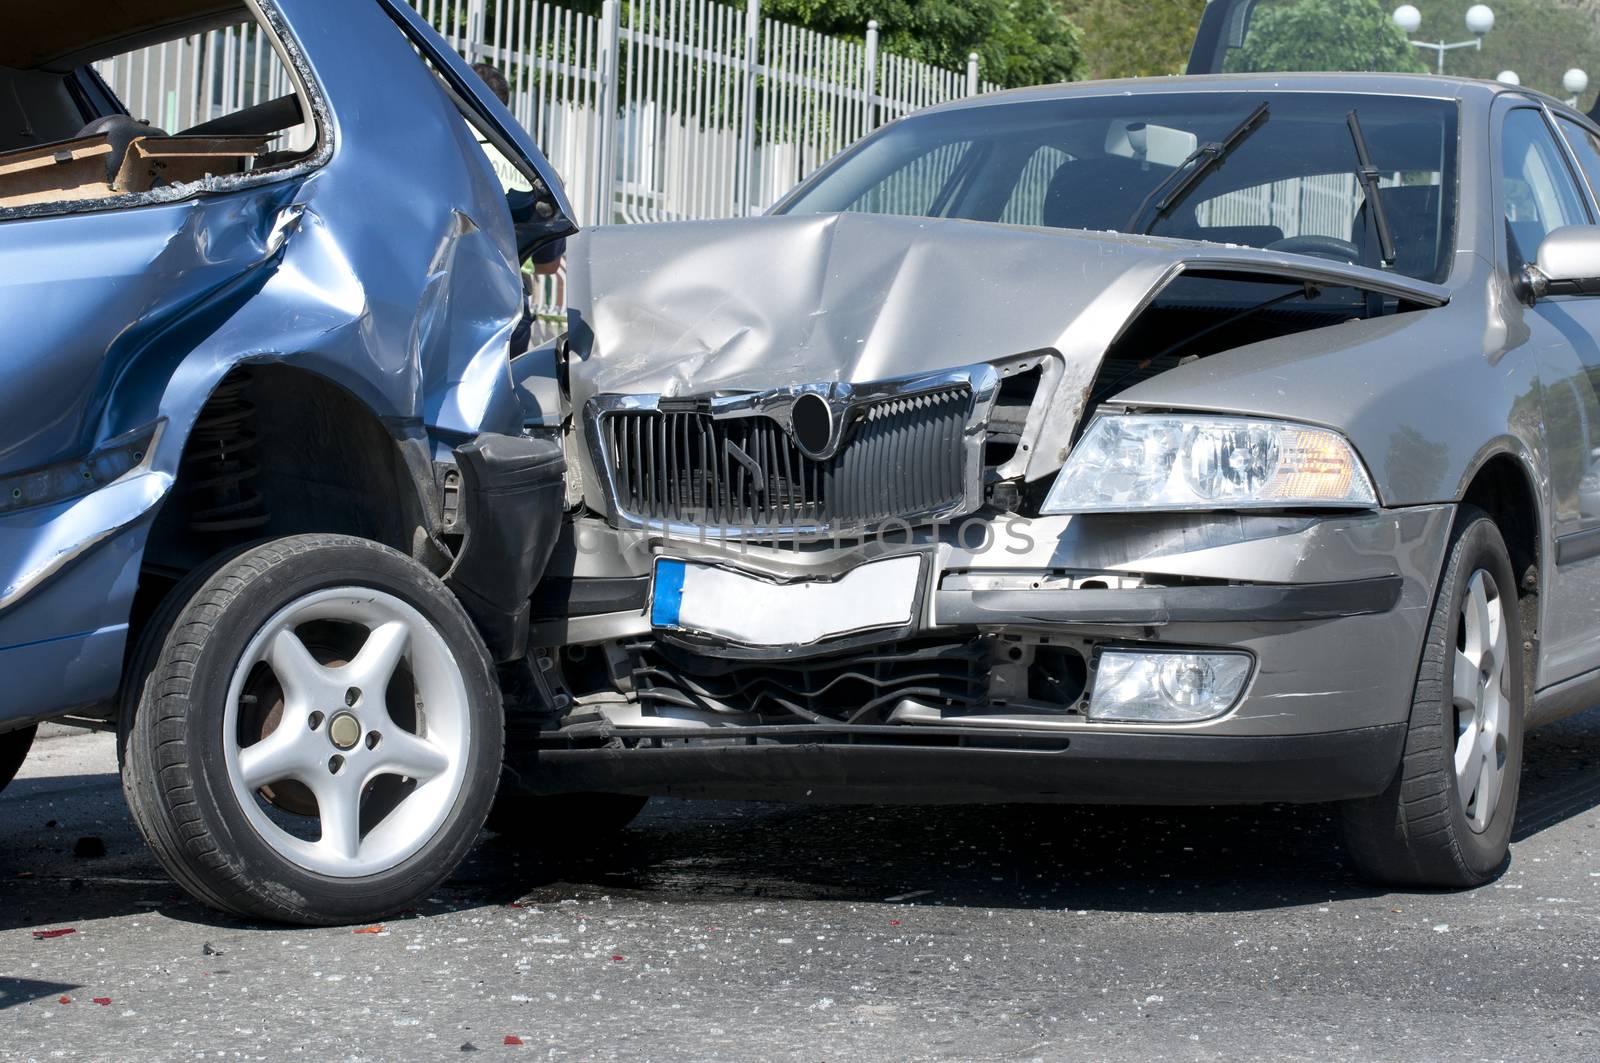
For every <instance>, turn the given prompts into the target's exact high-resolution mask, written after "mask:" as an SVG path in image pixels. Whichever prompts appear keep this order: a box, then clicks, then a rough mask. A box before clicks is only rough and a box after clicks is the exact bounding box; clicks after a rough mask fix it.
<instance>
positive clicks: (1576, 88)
mask: <svg viewBox="0 0 1600 1063" xmlns="http://www.w3.org/2000/svg"><path fill="white" fill-rule="evenodd" d="M1561 87H1562V88H1564V89H1566V90H1567V106H1568V107H1576V106H1578V97H1579V96H1582V95H1583V93H1584V91H1585V90H1586V89H1588V87H1589V75H1588V74H1586V73H1584V72H1583V71H1582V70H1579V69H1578V68H1577V67H1573V68H1572V69H1571V70H1569V71H1567V72H1566V73H1565V74H1562V75H1561Z"/></svg>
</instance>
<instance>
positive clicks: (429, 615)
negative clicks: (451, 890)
mask: <svg viewBox="0 0 1600 1063" xmlns="http://www.w3.org/2000/svg"><path fill="white" fill-rule="evenodd" d="M180 593H187V591H184V592H180ZM147 654H148V660H147V661H145V662H142V671H141V672H140V673H139V674H141V675H143V676H145V677H146V678H145V679H144V683H143V687H142V691H141V693H140V696H139V703H138V707H137V711H136V713H135V714H134V716H133V719H132V721H131V727H130V730H129V733H128V736H127V757H126V761H125V765H124V770H123V788H124V790H125V792H126V793H127V797H128V802H129V805H130V807H131V808H132V810H133V816H134V820H135V822H136V823H137V824H138V826H139V829H140V831H141V833H142V834H143V835H144V837H145V840H146V841H147V842H148V843H149V844H150V847H151V849H152V850H154V852H155V854H156V856H157V857H158V858H159V859H160V860H161V862H162V863H163V864H164V865H165V866H166V867H167V869H168V870H169V871H170V872H171V873H172V875H173V877H174V878H176V879H177V880H178V882H179V883H181V884H182V885H183V886H184V887H185V888H186V889H188V890H189V892H191V893H192V894H194V895H195V896H196V897H198V898H199V899H201V900H202V901H205V902H206V903H208V904H211V905H213V906H215V907H217V908H221V909H223V910H225V911H229V912H232V913H234V914H237V915H242V916H246V917H261V918H269V919H277V920H283V921H286V922H295V923H306V924H331V923H342V922H352V921H358V920H360V921H365V920H371V919H376V918H378V917H380V916H383V915H386V914H388V913H390V912H393V911H395V910H397V909H400V908H403V907H406V906H409V905H413V904H415V903H416V902H418V901H419V900H421V899H422V898H424V897H426V896H427V894H428V893H429V892H430V891H431V890H432V889H433V888H434V887H435V886H437V885H438V883H439V882H440V881H441V880H442V879H443V878H444V877H445V876H447V875H449V874H450V873H451V871H453V870H454V869H455V867H456V866H457V865H458V864H459V863H460V861H461V859H462V858H463V857H464V856H465V855H466V853H467V851H468V850H469V849H470V848H471V846H472V844H473V842H474V840H475V839H476V837H477V835H478V832H479V830H480V828H481V827H482V826H483V822H484V817H485V816H486V815H487V814H488V811H489V805H490V802H491V801H492V800H493V798H494V790H495V784H496V782H497V780H498V777H499V772H500V757H501V751H502V748H503V745H504V724H503V716H502V709H501V705H500V696H499V689H498V686H497V684H496V682H495V679H494V672H493V669H492V666H491V664H490V661H489V659H488V654H487V652H486V651H485V649H484V647H483V644H482V641H481V639H480V638H479V637H478V634H477V632H476V631H475V630H474V628H473V627H472V624H471V622H470V621H469V620H468V618H467V616H466V613H465V612H464V611H463V610H462V608H461V606H460V604H459V603H458V602H457V601H456V600H455V598H454V597H453V596H452V595H451V594H450V592H449V591H448V590H447V589H446V588H445V587H444V585H443V584H442V583H440V582H439V580H438V579H437V578H435V577H434V576H433V575H432V574H431V573H429V572H428V571H427V570H426V569H424V568H422V566H420V565H418V564H417V563H416V562H414V561H412V560H411V559H410V558H407V557H405V556H404V555H402V554H399V553H396V552H395V551H393V550H390V549H388V548H387V547H383V546H380V545H378V544H376V543H372V542H368V541H365V540H362V539H355V538H349V537H345V536H333V535H303V536H295V537H292V538H287V539H280V540H276V541H274V542H269V543H265V544H262V545H259V546H256V547H252V548H250V549H249V550H248V551H246V552H245V553H243V554H241V555H239V556H238V557H235V558H233V559H231V560H229V561H227V562H225V563H223V564H222V565H221V567H219V568H218V569H217V570H216V571H215V572H214V573H213V574H211V575H210V577H209V578H206V579H204V580H203V581H202V582H200V583H199V586H198V588H197V589H195V590H194V591H193V593H192V594H191V595H189V596H188V598H187V600H186V601H185V602H184V603H183V604H182V605H181V606H180V607H179V608H177V609H176V610H175V614H174V615H173V616H172V619H171V621H170V626H169V627H167V629H166V630H165V632H163V633H160V634H159V637H152V639H150V640H149V649H148V651H147Z"/></svg>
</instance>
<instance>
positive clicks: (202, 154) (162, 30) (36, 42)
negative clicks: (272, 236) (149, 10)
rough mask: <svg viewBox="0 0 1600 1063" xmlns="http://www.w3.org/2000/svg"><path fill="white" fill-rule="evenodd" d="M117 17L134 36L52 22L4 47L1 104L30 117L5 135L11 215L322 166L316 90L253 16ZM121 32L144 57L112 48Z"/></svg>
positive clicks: (5, 191)
mask: <svg viewBox="0 0 1600 1063" xmlns="http://www.w3.org/2000/svg"><path fill="white" fill-rule="evenodd" d="M105 10H106V11H109V12H110V14H109V15H106V17H107V18H113V17H114V18H116V19H121V20H122V23H124V24H119V25H117V26H109V27H104V28H103V29H102V30H98V31H96V30H94V29H93V27H91V28H89V29H85V30H84V32H82V33H74V32H71V27H69V26H65V25H63V23H62V22H61V21H60V20H54V21H45V22H42V23H40V24H39V25H38V26H34V27H32V28H31V30H30V28H29V27H23V31H21V32H19V34H18V35H17V36H15V37H13V38H12V39H10V40H9V41H8V42H7V43H6V44H5V45H4V46H3V47H0V58H3V59H4V60H5V61H6V62H7V63H9V64H12V65H4V64H0V95H3V96H6V97H10V99H11V101H12V103H13V104H14V106H15V108H16V110H17V111H18V112H19V113H20V121H17V122H15V123H7V125H6V128H5V129H4V131H3V133H0V212H5V211H10V210H19V211H26V212H28V213H37V212H40V211H44V212H48V211H49V210H50V209H51V208H52V207H55V206H58V205H59V207H60V208H61V209H83V208H84V207H86V206H100V205H103V206H105V207H108V208H109V207H116V206H123V205H134V204H137V203H139V202H141V201H146V200H147V199H148V198H149V197H150V196H151V195H152V194H157V195H169V196H181V195H184V194H187V193H189V192H194V191H204V190H206V189H208V188H215V187H217V184H216V182H217V181H218V180H219V179H226V178H232V177H242V176H247V175H251V174H255V173H259V172H266V171H272V170H278V169H283V168H285V167H288V166H291V165H293V164H295V163H297V162H299V161H301V160H303V159H305V158H306V157H307V156H308V155H310V154H311V153H312V151H313V150H314V148H315V147H316V145H317V140H318V131H317V128H316V125H315V123H314V121H313V120H312V119H311V117H310V116H311V114H312V108H311V106H310V105H309V101H308V99H307V97H306V94H305V91H304V89H303V88H302V87H301V86H300V85H299V84H298V79H297V78H296V77H295V76H294V74H293V73H292V72H291V69H290V67H289V65H288V64H287V63H286V62H285V61H284V59H283V56H282V54H281V52H280V45H279V42H278V41H277V40H276V39H275V38H274V37H273V36H272V35H271V34H270V33H269V32H268V31H267V30H266V29H265V28H264V27H262V26H261V25H259V24H257V22H256V21H255V19H254V17H253V15H252V14H251V10H250V8H248V7H246V6H245V5H244V4H234V5H230V4H227V3H215V2H199V0H196V2H194V3H190V4H187V5H183V7H182V10H181V11H180V12H179V13H180V14H183V13H186V12H188V13H190V14H191V15H192V17H185V18H184V19H182V20H181V21H179V22H177V23H175V24H170V28H167V27H169V23H170V19H171V18H172V17H176V16H175V15H174V16H164V18H163V20H160V21H156V22H155V24H154V25H151V26H146V25H144V24H143V21H142V20H143V19H148V18H150V16H148V15H144V14H142V13H141V12H142V11H143V9H140V8H138V7H135V6H126V7H116V6H113V7H110V8H106V9H105ZM112 30H116V31H118V32H117V33H116V34H115V36H116V38H117V39H121V38H128V39H130V43H135V44H137V45H138V46H137V47H128V45H126V44H125V45H124V46H123V47H124V48H125V49H126V50H117V48H116V46H115V45H109V44H104V43H100V38H102V37H104V36H105V35H106V34H108V33H111V31H112ZM30 33H31V36H30V35H29V34H30ZM168 190H171V191H170V192H169V191H168ZM141 197H143V198H142V199H141Z"/></svg>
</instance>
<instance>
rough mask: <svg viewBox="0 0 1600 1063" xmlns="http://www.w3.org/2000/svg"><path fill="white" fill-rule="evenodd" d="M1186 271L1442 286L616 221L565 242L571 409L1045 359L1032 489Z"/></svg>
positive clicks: (1076, 252)
mask: <svg viewBox="0 0 1600 1063" xmlns="http://www.w3.org/2000/svg"><path fill="white" fill-rule="evenodd" d="M1184 270H1204V271H1218V272H1234V273H1249V274H1270V275H1273V276H1283V277H1286V278H1292V279H1303V280H1313V281H1322V282H1325V283H1337V284H1353V285H1355V286H1357V287H1366V288H1372V289H1376V290H1380V291H1383V292H1385V293H1386V294H1391V295H1398V296H1400V297H1401V298H1405V299H1409V300H1413V301H1416V302H1421V303H1424V304H1433V305H1438V304H1442V303H1443V302H1445V301H1446V299H1447V294H1446V293H1445V291H1444V289H1442V288H1439V287H1437V286H1435V285H1431V284H1424V283H1422V282H1419V281H1411V280H1408V279H1406V278H1403V277H1397V276H1394V275H1392V274H1387V273H1380V272H1377V271H1374V270H1368V269H1364V268H1361V267H1357V266H1344V265H1340V264H1337V263H1333V262H1327V261H1323V260H1320V259H1313V258H1307V257H1304V256H1300V255H1292V254H1280V253H1274V252H1267V251H1260V250H1256V249H1252V248H1239V247H1225V246H1221V245H1214V244H1202V243H1196V242H1193V241H1187V240H1170V239H1162V238H1155V237H1142V236H1128V235H1123V234H1116V233H1088V232H1081V231H1068V230H1059V229H1033V228H1023V227H1018V226H1005V225H993V224H987V223H982V222H964V221H950V220H938V219H927V218H901V217H892V216H885V215H868V214H827V215H796V216H782V217H770V218H756V219H748V220H735V221H718V222H689V223H674V224H667V225H639V226H612V227H605V228H599V229H593V230H590V231H588V232H586V233H584V234H583V235H581V236H580V237H578V238H577V239H575V240H574V241H573V247H572V249H571V254H570V256H569V265H568V278H569V289H568V307H569V310H568V314H569V321H570V326H571V330H570V336H571V350H572V359H571V362H570V365H569V373H570V380H571V386H572V400H573V404H574V407H575V408H578V409H581V408H582V406H583V404H584V403H586V402H587V401H588V400H589V398H591V397H592V396H594V395H597V394H603V393H613V394H615V393H623V394H662V395H689V394H695V395H704V394H709V393H713V392H728V391H753V390H766V389H769V388H778V387H784V386H788V385H794V384H805V383H818V382H834V381H848V382H852V383H860V382H864V381H872V380H883V379H888V378H893V377H902V376H912V375H917V374H921V373H928V372H934V371H938V370H941V369H949V368H954V367H958V366H964V365H971V364H974V363H977V362H985V361H991V360H995V359H1000V358H1005V357H1008V356H1011V355H1017V354H1024V353H1029V352H1034V351H1041V350H1046V349H1053V350H1055V351H1057V352H1059V353H1060V354H1061V355H1062V357H1063V360H1064V363H1065V369H1064V372H1063V374H1062V376H1061V380H1060V383H1059V384H1058V386H1057V387H1056V392H1055V396H1054V398H1053V399H1052V407H1053V408H1052V410H1051V414H1050V416H1049V424H1050V426H1051V432H1050V433H1049V435H1048V436H1041V438H1040V440H1039V446H1038V448H1037V450H1036V452H1035V454H1034V460H1033V462H1032V463H1030V467H1029V470H1028V475H1029V477H1030V478H1033V477H1035V476H1039V475H1043V474H1044V473H1045V472H1048V471H1050V470H1051V469H1053V468H1054V467H1055V466H1057V465H1059V464H1060V461H1061V460H1062V458H1063V457H1064V455H1063V453H1062V451H1063V450H1064V448H1065V445H1066V443H1067V441H1068V440H1069V439H1070V437H1071V432H1072V428H1073V426H1074V425H1076V423H1077V422H1078V419H1079V418H1080V417H1081V415H1082V413H1083V410H1082V406H1083V403H1084V400H1085V393H1086V390H1087V388H1088V386H1089V385H1090V383H1091V382H1092V381H1093V379H1094V374H1095V371H1096V369H1097V368H1098V367H1099V364H1100V360H1101V358H1102V356H1103V355H1104V353H1105V351H1106V349H1107V347H1109V346H1110V344H1111V342H1112V341H1113V340H1114V339H1115V338H1116V337H1117V335H1118V333H1120V332H1121V331H1122V329H1123V327H1124V326H1125V325H1126V324H1127V322H1128V321H1129V320H1130V319H1131V318H1132V317H1133V316H1134V315H1135V314H1136V313H1138V312H1139V310H1141V309H1142V308H1143V307H1144V306H1145V305H1146V304H1147V303H1148V301H1149V300H1150V299H1151V298H1152V297H1153V296H1154V295H1155V294H1156V293H1157V292H1158V291H1160V290H1161V288H1162V287H1164V286H1165V285H1166V283H1167V282H1168V281H1170V280H1171V279H1172V278H1173V277H1175V276H1177V275H1178V274H1179V273H1180V272H1183V271H1184Z"/></svg>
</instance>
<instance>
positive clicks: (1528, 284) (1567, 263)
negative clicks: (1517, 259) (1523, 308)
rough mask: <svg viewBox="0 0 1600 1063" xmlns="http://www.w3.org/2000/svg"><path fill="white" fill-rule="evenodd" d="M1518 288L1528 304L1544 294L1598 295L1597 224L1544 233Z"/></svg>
mask: <svg viewBox="0 0 1600 1063" xmlns="http://www.w3.org/2000/svg"><path fill="white" fill-rule="evenodd" d="M1517 287H1518V288H1519V289H1520V294H1521V295H1522V297H1523V299H1524V300H1525V301H1527V302H1529V303H1532V302H1533V301H1534V300H1536V299H1542V298H1544V297H1545V296H1547V295H1600V225H1568V226H1564V227H1563V228H1560V229H1557V230H1555V231H1554V232H1552V233H1551V234H1550V235H1548V236H1546V237H1545V238H1544V242H1543V243H1541V244H1540V245H1539V253H1538V254H1537V255H1536V256H1534V263H1533V265H1531V266H1526V267H1524V268H1523V271H1522V276H1521V278H1519V283H1518V285H1517Z"/></svg>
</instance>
